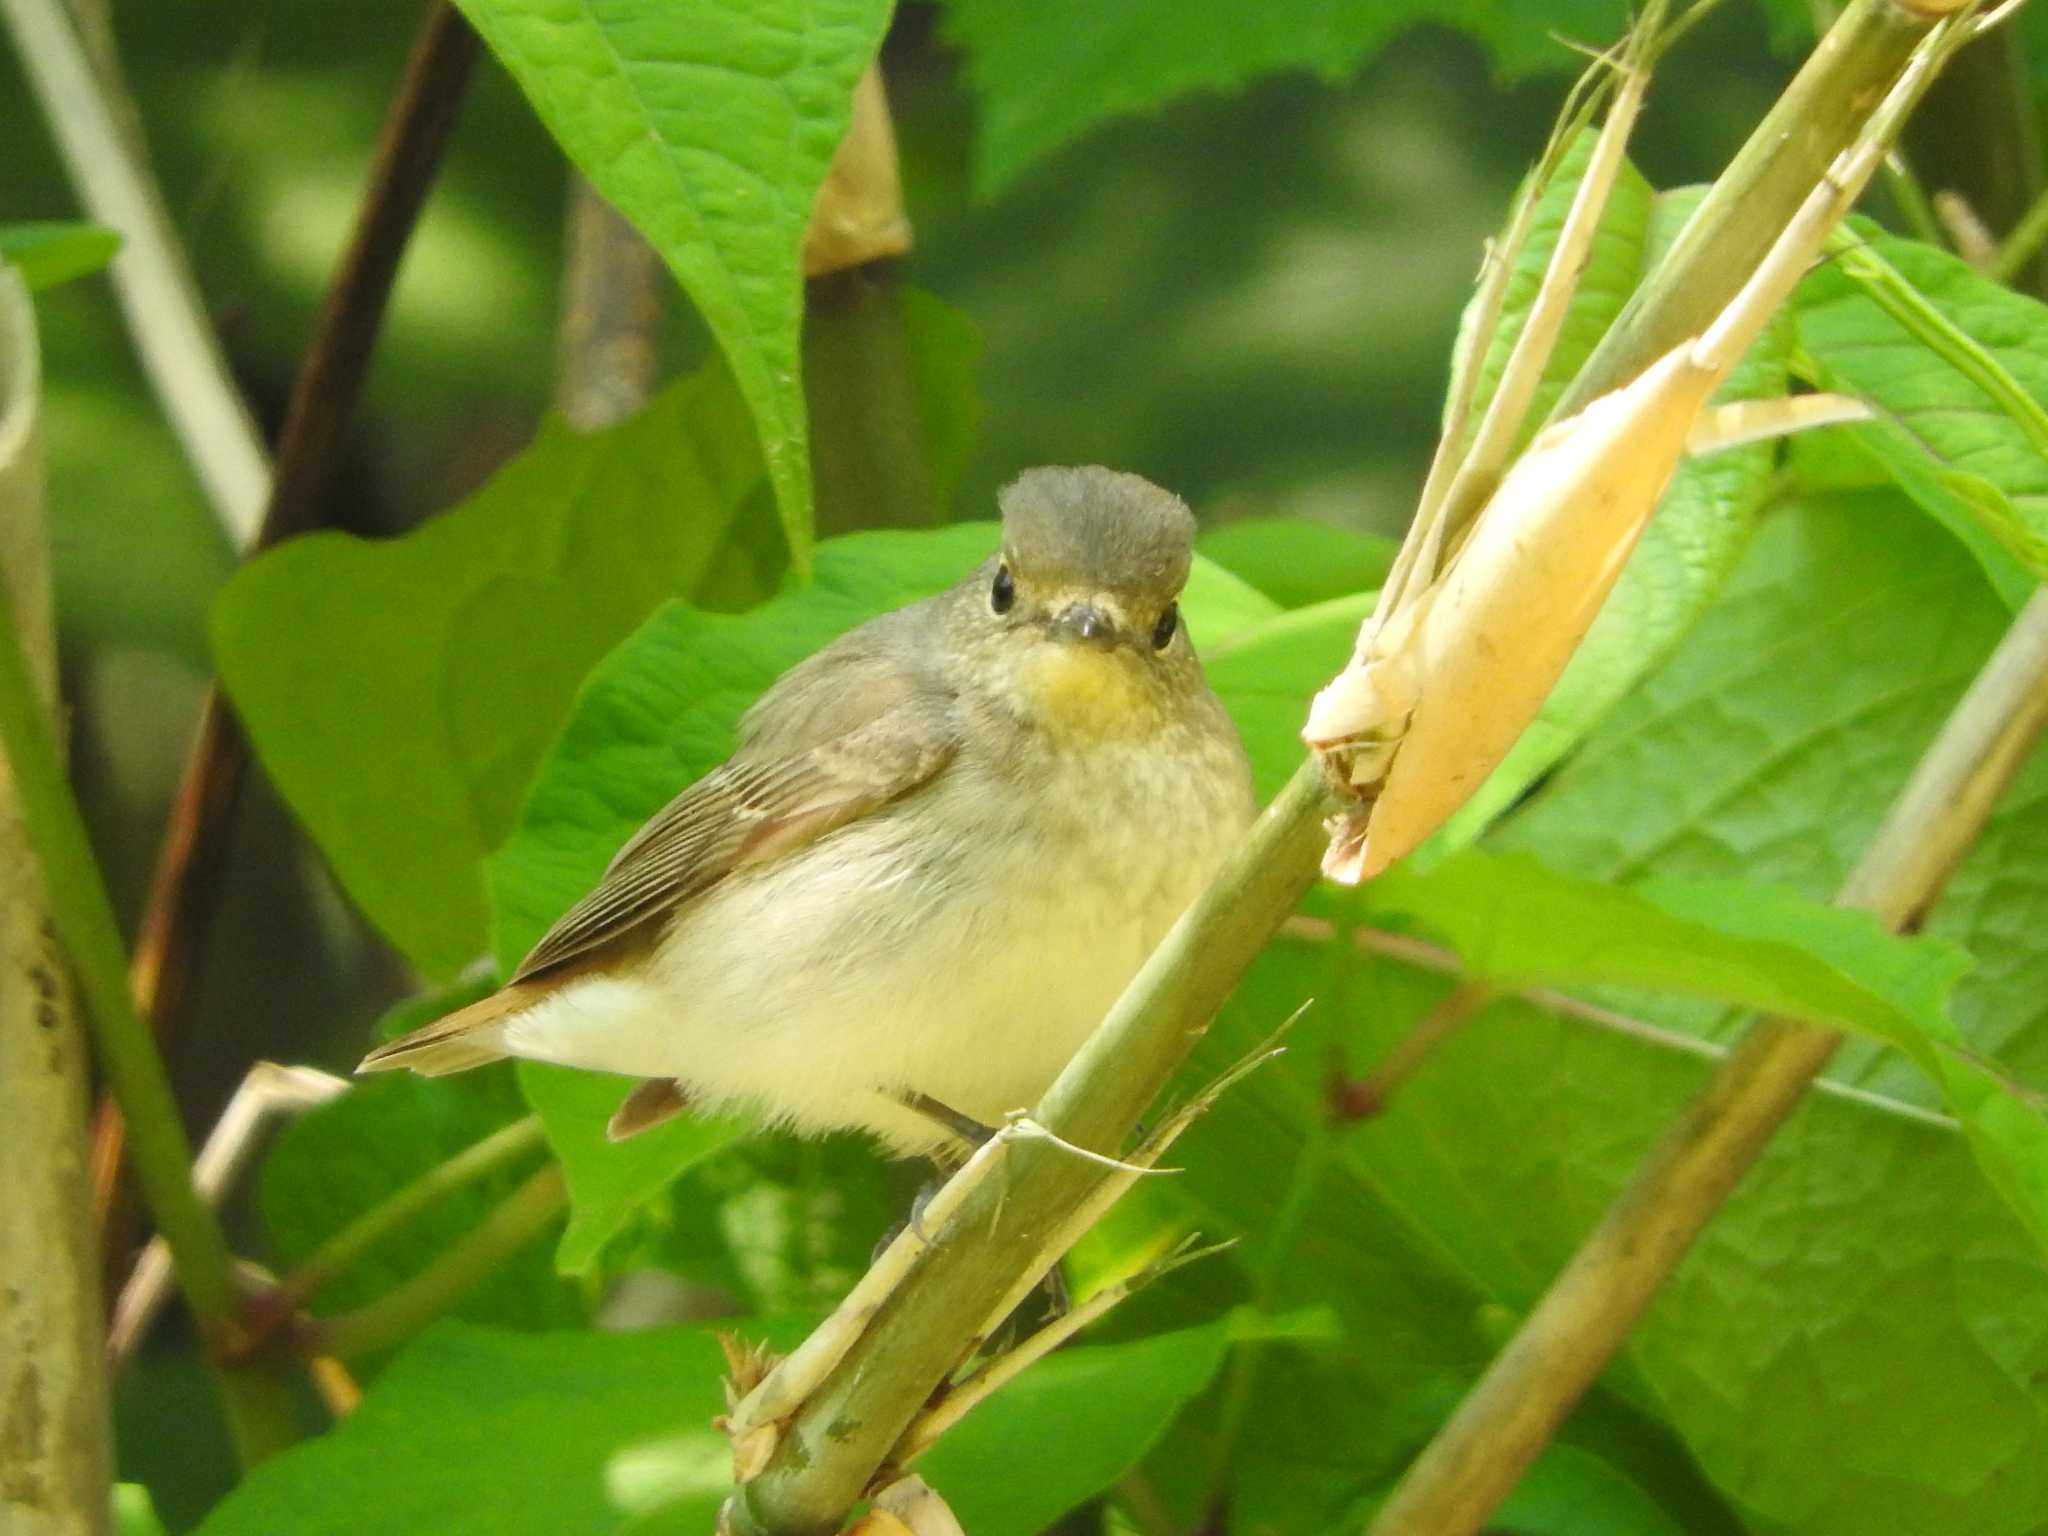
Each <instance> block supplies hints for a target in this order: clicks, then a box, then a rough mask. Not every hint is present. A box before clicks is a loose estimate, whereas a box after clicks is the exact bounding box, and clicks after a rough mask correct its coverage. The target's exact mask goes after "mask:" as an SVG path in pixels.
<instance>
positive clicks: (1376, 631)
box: [1303, 22, 1971, 881]
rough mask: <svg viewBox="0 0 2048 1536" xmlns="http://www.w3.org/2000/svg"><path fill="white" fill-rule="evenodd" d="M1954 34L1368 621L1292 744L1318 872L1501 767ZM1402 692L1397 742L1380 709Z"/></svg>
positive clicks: (1946, 29)
mask: <svg viewBox="0 0 2048 1536" xmlns="http://www.w3.org/2000/svg"><path fill="white" fill-rule="evenodd" d="M1969 35H1971V34H1970V31H1969V24H1968V23H1966V22H1947V23H1943V24H1942V26H1941V27H1940V29H1939V30H1938V31H1937V32H1936V33H1935V34H1932V35H1931V36H1930V37H1929V39H1928V41H1927V44H1926V46H1924V47H1923V48H1922V49H1921V50H1920V51H1919V52H1918V53H1917V54H1916V55H1915V56H1914V58H1913V60H1912V62H1911V64H1910V65H1909V66H1908V67H1907V69H1906V70H1905V71H1904V73H1903V74H1902V75H1901V76H1900V78H1899V80H1898V81H1897V83H1896V84H1895V85H1894V86H1893V87H1892V89H1891V90H1890V91H1889V92H1888V93H1887V95H1886V97H1885V100H1884V101H1883V103H1882V104H1881V105H1880V107H1879V108H1878V110H1877V111H1876V112H1875V113H1874V114H1873V115H1872V117H1871V120H1870V123H1869V124H1868V126H1867V127H1866V130H1865V132H1864V134H1863V135H1862V137H1861V138H1860V139H1859V140H1858V141H1857V142H1856V143H1855V144H1854V145H1852V146H1851V147H1850V148H1849V149H1847V150H1845V151H1844V152H1843V153H1842V154H1841V155H1840V156H1838V157H1837V158H1836V160H1835V162H1834V163H1833V164H1832V165H1831V166H1830V167H1829V168H1828V170H1827V172H1826V173H1825V175H1823V177H1822V178H1821V180H1820V183H1819V185H1817V186H1816V187H1815V188H1814V189H1813V191H1812V192H1811V193H1810V194H1809V195H1808V196H1807V198H1806V200H1805V202H1804V204H1803V205H1802V206H1801V208H1800V209H1799V211H1798V213H1797V214H1796V216H1795V217H1794V218H1793V219H1791V220H1790V221H1789V222H1788V224H1787V225H1786V228H1785V230H1784V231H1783V233H1782V234H1781V235H1780V237H1779V239H1778V240H1777V242H1776V243H1775V244H1774V245H1773V246H1772V247H1771V249H1770V250H1769V252H1768V253H1767V254H1766V255H1765V257H1764V259H1763V260H1762V262H1760V263H1759V265H1758V267H1757V269H1756V271H1755V272H1754V273H1753V274H1752V275H1751V276H1750V277H1749V279H1748V280H1747V281H1746V283H1745V284H1744V285H1743V287H1742V289H1741V291H1740V292H1738V293H1737V294H1736V295H1735V297H1734V298H1733V299H1731V300H1730V301H1729V303H1728V305H1727V306H1726V308H1724V309H1723V311H1722V312H1721V314H1720V315H1719V316H1718V317H1717V318H1716V319H1715V321H1714V322H1713V324H1712V325H1711V326H1710V327H1709V328H1708V329H1707V331H1706V332H1705V334H1703V335H1701V336H1700V337H1698V338H1697V339H1695V340H1691V341H1687V342H1684V343H1681V344H1680V345H1679V346H1677V347H1674V348H1673V349H1672V350H1671V351H1669V352H1667V353H1666V354H1665V355H1664V356H1663V357H1661V358H1659V359H1658V360H1657V361H1656V362H1655V363H1653V364H1652V365H1651V366H1650V367H1649V368H1648V369H1647V370H1645V372H1644V373H1642V374H1641V375H1640V376H1639V377H1637V378H1636V379H1635V380H1634V381H1632V382H1631V383H1629V384H1628V385H1626V386H1625V387H1623V388H1621V389H1618V390H1614V391H1612V392H1610V393H1609V394H1606V395H1603V396H1601V397H1599V398H1598V399H1596V400H1595V401H1594V402H1593V403H1592V404H1591V405H1589V406H1587V407H1586V408H1585V409H1584V410H1582V411H1580V412H1579V413H1578V414H1577V415H1575V416H1572V417H1570V418H1568V419H1566V420H1564V421H1561V422H1558V423H1556V424H1555V425H1554V426H1552V427H1550V428H1548V429H1546V430H1545V431H1544V432H1543V433H1542V434H1541V435H1539V436H1538V437H1537V439H1536V441H1535V442H1533V443H1532V444H1531V445H1530V447H1529V450H1528V451H1527V452H1526V453H1525V454H1524V455H1523V456H1522V458H1521V459H1519V460H1518V461H1517V462H1516V464H1515V467H1514V468H1513V469H1512V470H1510V471H1509V473H1508V476H1507V478H1506V480H1504V481H1503V482H1502V484H1501V487H1500V489H1499V490H1498V491H1497V492H1496V493H1495V494H1494V495H1493V497H1492V498H1491V499H1490V500H1489V501H1488V502H1487V504H1486V508H1485V510H1484V511H1483V512H1482V513H1481V514H1480V516H1479V519H1478V521H1477V523H1476V525H1475V527H1474V530H1473V532H1472V535H1471V537H1470V538H1469V540H1468V541H1467V542H1466V544H1465V545H1464V546H1463V547H1462V548H1460V549H1459V550H1457V551H1456V552H1455V554H1454V555H1453V557H1452V560H1451V565H1450V569H1449V571H1448V573H1447V574H1446V575H1445V576H1443V577H1442V578H1440V579H1439V581H1438V582H1437V583H1436V585H1435V586H1434V587H1433V588H1431V589H1428V590H1427V591H1426V592H1425V593H1424V594H1423V599H1424V600H1426V601H1427V604H1428V606H1427V609H1426V611H1424V612H1423V613H1422V615H1421V617H1420V619H1419V620H1417V621H1415V622H1414V625H1413V630H1412V635H1413V638H1412V640H1410V641H1409V642H1408V644H1407V645H1406V646H1405V647H1401V648H1400V649H1399V650H1397V649H1395V648H1393V647H1391V646H1389V645H1387V644H1378V645H1376V644H1375V643H1374V642H1375V641H1376V640H1378V639H1379V636H1380V635H1381V634H1384V635H1386V636H1387V637H1388V639H1389V640H1392V639H1393V637H1394V631H1395V624H1394V621H1393V620H1391V619H1390V620H1388V621H1386V622H1385V624H1384V626H1382V624H1381V620H1380V619H1379V617H1378V615H1375V617H1374V618H1373V619H1372V620H1369V621H1368V623H1367V625H1366V629H1365V632H1364V633H1363V635H1362V637H1361V655H1360V657H1358V658H1356V659H1354V661H1353V662H1352V665H1351V667H1350V668H1348V669H1347V670H1346V672H1345V674H1344V675H1343V676H1342V677H1340V678H1339V679H1338V680H1337V681H1336V682H1335V683H1333V684H1332V685H1331V686H1330V687H1329V688H1327V689H1325V690H1324V691H1323V692H1322V693H1321V694H1319V695H1318V696H1317V698H1316V702H1315V705H1314V706H1313V708H1312V709H1311V710H1310V713H1309V720H1308V725H1307V727H1306V728H1305V729H1304V731H1303V735H1304V737H1305V738H1306V739H1307V741H1308V742H1309V744H1310V745H1311V747H1313V748H1314V749H1315V750H1316V752H1317V753H1318V755H1319V756H1320V757H1321V758H1322V760H1323V763H1324V766H1325V771H1326V774H1327V776H1328V777H1329V779H1330V781H1331V783H1332V784H1333V786H1335V787H1336V788H1337V789H1338V790H1339V792H1340V793H1346V794H1348V795H1350V796H1351V798H1352V800H1353V804H1352V806H1351V807H1350V809H1348V810H1347V811H1346V812H1345V814H1344V815H1343V816H1342V817H1341V818H1340V819H1339V821H1338V823H1337V825H1336V827H1335V828H1334V829H1333V834H1334V835H1333V837H1332V841H1331V846H1330V851H1329V854H1328V855H1327V856H1326V857H1325V859H1324V862H1323V870H1324V873H1325V874H1328V875H1330V876H1331V877H1332V878H1334V879H1338V880H1345V881H1357V880H1361V879H1367V878H1370V877H1371V876H1372V875H1375V874H1377V873H1379V872H1380V871H1381V870H1383V869H1385V868H1386V867H1387V866H1388V865H1389V864H1391V863H1393V862H1394V861H1395V860H1396V859H1399V858H1401V857H1403V856H1404V855H1406V854H1408V853H1410V852H1412V851H1413V850H1414V849H1415V848H1416V847H1417V846H1418V845H1419V844H1420V843H1421V842H1422V840H1423V839H1424V838H1426V837H1428V836H1429V835H1430V834H1431V833H1432V832H1434V831H1435V830H1436V829H1437V828H1438V827H1440V826H1441V825H1443V823H1444V821H1445V820H1446V819H1448V818H1449V816H1450V815H1451V813H1452V812H1454V811H1456V810H1457V809H1458V807H1459V806H1461V805H1463V804H1464V803H1465V801H1466V800H1467V799H1469V798H1470V797H1471V795H1472V794H1473V792H1474V791H1476V790H1477V789H1478V788H1479V786H1480V785H1481V784H1482V783H1484V782H1485V780H1486V777H1487V775H1488V774H1490V773H1491V772H1492V771H1493V769H1494V768H1495V767H1496V766H1497V765H1498V764H1499V763H1500V761H1501V759H1502V758H1503V757H1505V756H1506V754H1507V750H1508V748H1509V747H1511V746H1512V745H1513V744H1514V742H1515V739H1516V738H1517V737H1518V736H1519V735H1520V734H1521V732H1522V731H1523V729H1524V728H1525V727H1526V726H1527V725H1528V724H1529V722H1530V721H1531V720H1532V719H1534V718H1535V716H1536V712H1537V711H1538V710H1539V709H1540V708H1541V707H1542V704H1543V701H1544V699H1545V698H1546V697H1547V696H1548V695H1549V693H1550V690H1551V688H1552V687H1554V686H1555V685H1556V682H1557V680H1558V678H1559V677H1560V676H1562V675H1563V672H1564V669H1565V666H1566V665H1567V664H1568V663H1569V662H1570V660H1571V658H1572V655H1573V653H1574V652H1575V651H1576V650H1577V649H1578V645H1579V641H1580V640H1581V639H1583V638H1584V636H1585V633H1586V630H1587V629H1588V627H1590V625H1591V624H1592V621H1593V619H1594V617H1595V616H1596V615H1597V614H1598V613H1599V610H1600V604H1601V603H1602V602H1603V601H1604V600H1605V599H1606V596H1607V593H1608V591H1609V590H1610V589H1611V588H1612V586H1613V584H1614V580H1615V578H1616V577H1617V576H1618V575H1619V574H1620V572H1621V568H1622V566H1623V564H1624V563H1626V561H1627V559H1628V556H1629V554H1630V553H1631V552H1632V551H1633V550H1634V548H1635V543H1636V540H1637V538H1638V537H1639V536H1640V535H1641V533H1642V530H1643V528H1644V527H1645V526H1646V525H1647V524H1648V522H1649V519H1650V516H1651V514H1652V513H1653V512H1654V511H1655V510H1656V505H1657V501H1658V498H1659V497H1661V496H1662V495H1663V493H1664V488H1665V486H1666V485H1667V484H1668V483H1669V482H1670V479H1671V474H1672V472H1673V470H1675V469H1676V468H1677V465H1678V460H1679V458H1680V456H1681V455H1682V454H1683V452H1684V451H1685V447H1686V442H1687V438H1688V435H1689V433H1690V432H1691V430H1692V427H1693V423H1694V420H1695V418H1696V417H1697V416H1698V414H1699V412H1700V410H1701V408H1702V407H1703V406H1704V405H1705V404H1706V402H1707V399H1708V397H1709V396H1711V395H1712V393H1713V392H1714V390H1715V389H1716V388H1718V387H1719V385H1720V383H1721V381H1722V380H1723V379H1725V378H1726V377H1727V375H1728V373H1729V371H1730V370H1731V369H1732V368H1733V367H1734V366H1735V364H1736V362H1737V361H1738V360H1740V358H1741V356H1742V354H1743V353H1744V352H1745V351H1747V350H1748V348H1749V346H1750V344H1751V343H1752V342H1753V341H1754V340H1755V339H1756V337H1757V336H1758V334H1760V333H1761V331H1762V330H1763V327H1764V325H1765V324H1766V323H1767V322H1768V321H1769V319H1770V317H1771V315H1772V314H1773V313H1774V312H1775V311H1776V310H1777V308H1778V306H1779V305H1780V304H1781V303H1782V302H1783V301H1784V299H1785V298H1786V296H1787V295H1788V294H1790V292H1791V291H1792V288H1793V287H1794V285H1796V284H1797V282H1798V280H1799V278H1800V277H1801V275H1803V273H1804V272H1805V270H1806V268H1807V266H1808V264H1809V263H1810V262H1811V261H1812V260H1813V259H1814V257H1815V256H1816V255H1817V254H1818V253H1819V251H1820V249H1821V246H1822V244H1823V242H1824V241H1825V240H1826V238H1827V236H1828V234H1829V232H1830V231H1831V230H1833V229H1834V227H1835V226H1836V224H1838V223H1839V222H1840V220H1841V218H1842V217H1843V215H1844V214H1846V213H1847V212H1848V210H1849V208H1850V206H1851V205H1852V204H1853V203H1854V202H1855V200H1856V198H1857V196H1858V195H1859V194H1860V193H1861V192H1862V190H1863V188H1864V186H1865V185H1867V184H1868V182H1869V180H1870V177H1871V175H1872V174H1873V173H1874V172H1875V171H1876V169H1877V167H1878V165H1879V164H1880V163H1881V161H1882V159H1883V156H1884V152H1885V148H1886V146H1887V145H1889V144H1890V142H1891V141H1892V139H1893V138H1894V137H1895V136H1896V134H1897V132H1898V129H1899V127H1900V125H1901V124H1902V123H1903V122H1904V119H1905V116H1906V114H1907V113H1908V112H1909V111H1910V110H1911V108H1912V106H1913V104H1914V103H1915V102H1916V101H1917V100H1918V99H1919V97H1920V95H1921V93H1922V92H1923V91H1925V89H1926V88H1927V85H1928V83H1929V81H1930V80H1932V78H1933V76H1934V74H1935V72H1936V71H1937V70H1938V69H1939V68H1940V66H1941V63H1942V62H1943V60H1944V59H1946V57H1947V56H1948V54H1949V53H1951V52H1953V51H1954V49H1955V48H1957V47H1959V46H1961V44H1962V43H1963V42H1964V41H1966V40H1967V38H1968V36H1969ZM1556 275H1557V274H1556V273H1555V271H1554V270H1553V273H1552V277H1553V278H1554V277H1556ZM1548 280H1549V279H1546V281H1548ZM1401 650H1405V651H1406V652H1407V653H1408V654H1406V655H1403V654H1401ZM1355 674H1362V676H1361V675H1355ZM1411 695H1412V700H1413V708H1412V712H1411V713H1410V714H1409V716H1408V720H1407V727H1406V730H1405V732H1404V731H1402V730H1401V728H1400V722H1399V720H1398V718H1392V717H1390V706H1391V705H1392V704H1397V703H1401V702H1404V701H1406V700H1407V699H1409V698H1410V697H1411ZM1382 765H1384V780H1383V781H1382V780H1381V779H1380V777H1379V770H1380V768H1381V767H1382Z"/></svg>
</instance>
